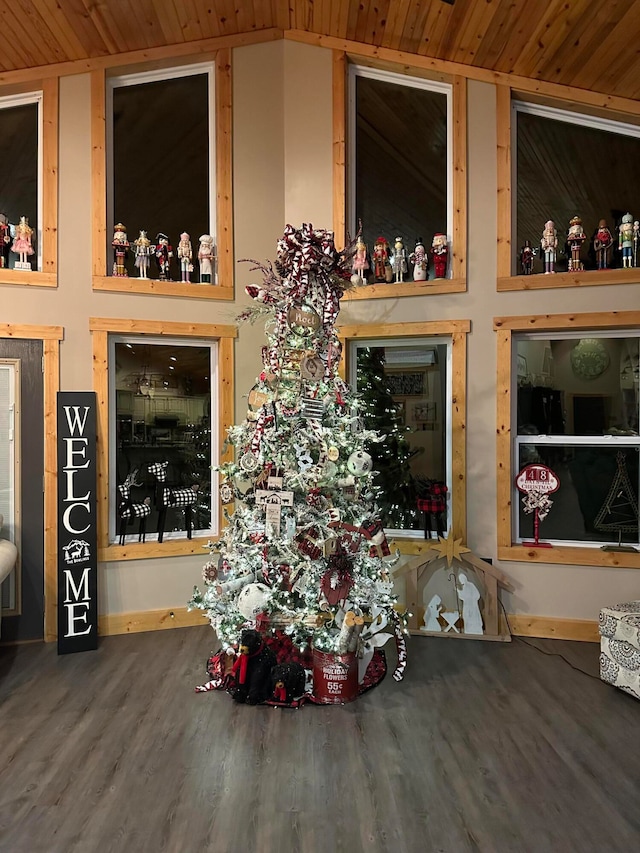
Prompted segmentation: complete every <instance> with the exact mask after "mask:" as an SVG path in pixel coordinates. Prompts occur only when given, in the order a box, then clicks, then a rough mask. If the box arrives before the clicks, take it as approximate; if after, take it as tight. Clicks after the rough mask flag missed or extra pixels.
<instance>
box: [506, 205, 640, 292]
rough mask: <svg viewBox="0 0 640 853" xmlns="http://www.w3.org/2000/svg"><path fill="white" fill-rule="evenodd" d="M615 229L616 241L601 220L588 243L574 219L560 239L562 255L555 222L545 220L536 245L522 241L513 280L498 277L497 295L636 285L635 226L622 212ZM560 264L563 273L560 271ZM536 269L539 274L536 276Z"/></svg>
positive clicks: (638, 232)
mask: <svg viewBox="0 0 640 853" xmlns="http://www.w3.org/2000/svg"><path fill="white" fill-rule="evenodd" d="M615 230H617V233H618V238H617V240H616V239H615V238H614V235H613V234H612V232H611V230H610V229H609V228H608V226H607V223H606V220H604V219H601V220H600V222H599V223H598V228H597V229H596V231H595V233H594V235H593V238H592V239H591V240H588V238H587V235H586V234H585V232H584V229H583V227H582V220H581V218H580V217H579V216H574V217H572V219H571V220H570V221H569V230H568V231H567V235H566V238H564V239H565V240H566V245H565V247H564V250H562V249H561V248H560V240H561V237H559V235H558V230H557V228H556V227H555V223H554V222H553V220H551V219H550V220H548V221H547V222H546V223H545V226H544V230H543V232H542V237H541V240H540V246H539V247H537V246H535V247H534V246H532V244H531V241H530V240H525V242H524V245H523V246H522V247H521V249H520V253H519V255H518V275H516V276H503V277H500V278H498V290H500V291H506V290H534V289H546V288H555V287H589V286H597V285H610V284H635V283H637V282H638V281H640V269H639V267H640V222H638V220H635V221H634V220H633V217H632V215H631V214H630V213H626V214H625V215H624V216H623V217H622V222H621V223H620V225H619V226H618V227H617V229H615ZM565 265H566V267H567V269H566V270H564V269H561V267H564V266H565ZM536 267H541V268H542V269H541V270H540V271H538V269H537V268H536ZM585 267H588V268H586V269H585ZM591 267H593V268H591Z"/></svg>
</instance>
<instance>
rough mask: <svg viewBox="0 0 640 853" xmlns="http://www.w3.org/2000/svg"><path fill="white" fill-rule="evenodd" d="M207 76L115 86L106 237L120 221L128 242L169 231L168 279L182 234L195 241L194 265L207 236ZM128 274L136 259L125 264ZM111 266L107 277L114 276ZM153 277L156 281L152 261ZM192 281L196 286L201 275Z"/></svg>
mask: <svg viewBox="0 0 640 853" xmlns="http://www.w3.org/2000/svg"><path fill="white" fill-rule="evenodd" d="M209 86H210V76H209V75H208V74H206V73H201V74H193V75H189V76H184V77H176V78H173V79H162V80H153V81H150V82H144V83H136V84H134V85H126V86H117V87H116V88H114V89H113V177H112V184H113V202H112V206H111V222H110V224H109V231H108V234H107V240H108V252H107V257H109V258H111V256H112V249H111V240H112V237H113V226H115V225H116V224H117V223H120V222H121V223H123V224H124V225H125V226H126V229H127V236H128V239H129V242H130V243H131V244H133V241H134V240H135V239H136V238H137V237H138V235H139V232H140V230H142V229H143V230H145V231H146V232H147V236H148V238H149V240H150V241H151V243H152V244H156V243H157V240H156V238H157V236H158V234H160V233H162V234H166V235H167V236H168V238H169V244H170V245H171V247H172V249H173V259H172V260H171V261H170V268H169V273H170V274H169V278H170V279H173V280H180V267H179V263H178V260H177V246H178V242H179V240H180V234H181V233H182V232H184V231H186V232H187V233H188V234H189V235H190V237H191V245H192V251H193V257H194V264H195V265H196V267H197V252H198V243H199V237H200V236H201V235H203V234H208V233H210V228H211V214H212V211H211V210H210V185H209V184H210V174H209V169H210V158H211V154H210V144H211V143H212V140H211V139H210V124H211V117H210V115H209V102H210V93H209ZM126 266H127V270H128V274H129V275H130V276H131V275H137V271H135V270H134V255H133V252H132V251H130V252H129V254H128V259H127V265H126ZM110 267H111V265H109V269H108V273H109V274H111V268H110ZM149 275H150V277H151V278H157V277H158V271H157V269H156V265H155V264H153V263H152V265H151V268H150V272H149ZM191 281H194V282H196V281H198V276H197V273H196V274H195V275H193V276H192V277H191Z"/></svg>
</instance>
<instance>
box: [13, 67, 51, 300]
mask: <svg viewBox="0 0 640 853" xmlns="http://www.w3.org/2000/svg"><path fill="white" fill-rule="evenodd" d="M23 104H36V105H37V107H38V142H37V145H38V155H37V158H38V162H37V170H38V202H37V206H38V210H37V214H36V217H37V240H36V255H35V257H36V262H37V267H38V268H37V269H35V270H31V271H28V270H13V269H11V270H8V269H0V284H12V285H30V286H35V287H57V286H58V275H57V267H58V78H57V77H52V78H46V79H43V80H42V81H40V82H39V83H38V84H37V86H36V87H35V88H34V87H33V86H30V87H28V88H25V87H17V88H16V89H14V90H13V91H10V90H6V91H5V93H4V94H0V110H2V109H10V108H11V107H14V106H20V105H23ZM12 224H16V223H12Z"/></svg>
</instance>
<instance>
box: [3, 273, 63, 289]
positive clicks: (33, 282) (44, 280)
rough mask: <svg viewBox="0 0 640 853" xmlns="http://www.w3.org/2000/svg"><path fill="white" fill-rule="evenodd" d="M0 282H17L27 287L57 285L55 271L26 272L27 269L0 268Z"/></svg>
mask: <svg viewBox="0 0 640 853" xmlns="http://www.w3.org/2000/svg"><path fill="white" fill-rule="evenodd" d="M0 284H17V285H22V286H25V285H26V286H28V287H57V286H58V275H57V273H55V272H36V271H35V270H34V271H33V272H28V271H27V270H7V269H0Z"/></svg>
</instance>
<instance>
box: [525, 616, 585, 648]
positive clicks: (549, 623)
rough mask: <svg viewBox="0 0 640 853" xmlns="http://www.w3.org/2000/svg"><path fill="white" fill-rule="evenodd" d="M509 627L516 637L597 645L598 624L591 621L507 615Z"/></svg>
mask: <svg viewBox="0 0 640 853" xmlns="http://www.w3.org/2000/svg"><path fill="white" fill-rule="evenodd" d="M508 618H509V627H510V628H511V633H512V634H514V635H515V636H516V637H540V638H544V639H550V640H578V641H580V642H583V643H599V642H600V635H599V633H598V623H597V621H595V620H591V619H560V618H557V617H555V616H528V615H527V614H523V613H509V615H508Z"/></svg>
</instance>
